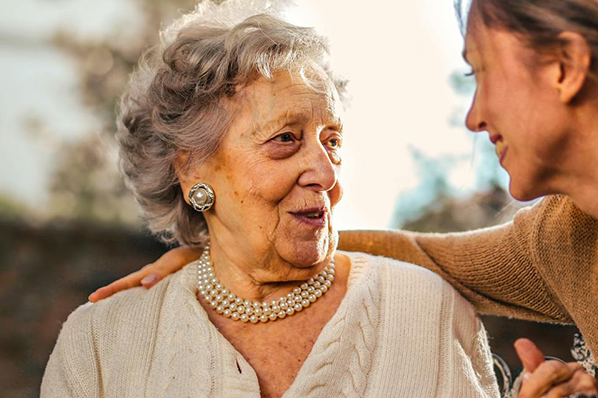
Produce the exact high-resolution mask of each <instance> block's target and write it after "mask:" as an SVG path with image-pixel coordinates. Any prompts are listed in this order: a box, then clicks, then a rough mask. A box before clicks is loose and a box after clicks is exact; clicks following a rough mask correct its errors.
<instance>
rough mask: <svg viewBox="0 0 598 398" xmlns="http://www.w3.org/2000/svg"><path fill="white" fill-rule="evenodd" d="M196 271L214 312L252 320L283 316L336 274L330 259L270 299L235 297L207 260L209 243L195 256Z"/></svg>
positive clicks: (314, 297) (315, 295)
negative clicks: (273, 298) (198, 255)
mask: <svg viewBox="0 0 598 398" xmlns="http://www.w3.org/2000/svg"><path fill="white" fill-rule="evenodd" d="M197 272H198V277H199V280H198V283H197V287H198V289H199V295H200V296H201V297H203V298H204V299H205V300H207V302H208V303H209V304H210V306H211V307H212V308H213V309H215V310H216V312H217V313H219V314H222V315H224V316H225V317H227V318H230V319H232V320H233V321H241V322H251V323H257V322H258V321H259V322H268V321H275V320H277V319H283V318H284V317H286V316H290V315H293V314H294V313H296V312H299V311H301V310H303V309H304V308H307V307H309V306H310V305H311V304H313V303H314V302H316V300H318V299H319V298H320V297H322V295H324V293H326V292H327V291H328V289H329V288H330V286H331V285H332V281H333V280H334V274H335V270H334V262H330V264H329V265H328V266H327V267H326V268H325V269H324V270H323V271H322V272H320V273H319V274H318V275H316V276H315V277H313V278H309V279H308V280H307V281H305V282H304V283H302V284H301V285H299V287H296V288H295V289H293V292H292V293H288V294H287V295H286V296H282V297H280V298H279V299H278V300H272V301H270V302H267V301H263V302H260V301H253V302H252V301H249V300H244V299H242V298H241V297H237V296H236V295H235V294H233V293H232V292H231V291H230V290H228V289H227V288H225V287H224V286H223V285H222V283H220V281H219V280H218V279H217V278H216V274H215V273H214V269H213V268H212V260H210V246H209V244H208V245H206V247H205V249H204V251H203V253H202V255H201V257H200V259H199V260H198V264H197Z"/></svg>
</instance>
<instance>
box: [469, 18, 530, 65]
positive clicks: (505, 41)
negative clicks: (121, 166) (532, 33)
mask: <svg viewBox="0 0 598 398" xmlns="http://www.w3.org/2000/svg"><path fill="white" fill-rule="evenodd" d="M530 51H531V50H529V49H527V48H526V47H525V46H524V44H523V42H522V41H521V40H520V39H519V38H518V37H517V36H516V35H515V34H513V33H511V32H509V31H507V30H505V29H497V28H488V27H486V26H485V25H484V24H483V23H476V24H474V25H473V26H472V27H468V29H467V33H466V35H465V45H464V48H463V58H464V59H465V61H466V62H468V63H477V62H485V63H487V64H488V63H500V62H519V61H524V60H525V59H526V58H528V57H529V55H530Z"/></svg>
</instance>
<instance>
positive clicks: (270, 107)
mask: <svg viewBox="0 0 598 398" xmlns="http://www.w3.org/2000/svg"><path fill="white" fill-rule="evenodd" d="M306 79H307V80H308V81H309V83H306ZM308 84H309V85H308ZM235 99H236V102H237V105H238V106H239V108H240V109H239V111H240V112H239V114H238V115H237V116H238V117H239V118H244V119H247V118H249V120H246V121H247V122H251V124H252V126H253V127H254V128H258V129H259V128H265V127H268V126H269V125H270V124H272V123H277V122H280V121H283V120H287V121H288V120H289V119H293V121H296V122H303V123H307V122H310V121H313V122H318V123H331V122H334V123H339V124H340V114H339V112H340V101H339V100H338V94H337V93H336V91H335V90H334V86H333V85H332V84H331V83H330V82H329V80H328V77H327V76H326V77H325V76H321V75H315V76H314V77H312V76H309V77H307V78H304V76H302V75H301V74H300V73H299V72H289V71H278V72H276V73H275V74H274V76H273V79H272V80H267V79H265V78H263V77H261V78H259V79H257V80H255V81H254V82H253V83H251V84H249V85H248V86H246V87H244V88H243V89H241V90H240V91H239V92H238V93H237V95H235Z"/></svg>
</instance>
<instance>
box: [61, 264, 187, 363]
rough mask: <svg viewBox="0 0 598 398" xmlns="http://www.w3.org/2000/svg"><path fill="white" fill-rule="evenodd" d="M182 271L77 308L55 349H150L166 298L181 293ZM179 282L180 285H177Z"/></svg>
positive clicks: (92, 352) (91, 355) (86, 352)
mask: <svg viewBox="0 0 598 398" xmlns="http://www.w3.org/2000/svg"><path fill="white" fill-rule="evenodd" d="M183 272H184V269H183V270H182V271H179V272H178V273H175V274H173V275H170V276H169V277H167V278H165V279H164V280H162V281H161V282H160V283H158V284H156V285H155V286H154V287H152V288H151V289H145V288H143V287H137V288H132V289H129V290H126V291H122V292H119V293H117V294H115V295H114V296H112V297H110V298H108V299H105V300H102V301H99V302H97V303H89V302H88V303H86V304H83V305H81V306H80V307H79V308H77V309H76V310H75V311H73V312H72V313H71V314H70V315H69V317H68V319H67V321H66V322H65V323H64V324H63V326H62V330H61V331H60V335H59V338H58V341H57V343H56V347H55V351H62V352H63V353H64V355H63V358H64V359H67V358H66V357H69V358H68V360H69V361H70V360H75V359H76V358H79V360H81V361H82V365H83V364H85V363H86V361H88V360H90V359H94V361H99V358H100V357H105V358H110V357H111V355H112V354H119V353H123V351H122V350H126V351H131V350H134V349H139V350H140V351H139V353H141V352H143V351H144V350H147V349H149V347H150V346H151V342H152V341H153V339H154V338H155V334H156V333H157V327H158V324H159V321H160V317H161V312H162V311H163V306H164V301H165V300H166V298H167V297H170V296H173V295H174V296H177V295H179V296H181V295H180V293H179V292H177V290H181V287H182V285H181V284H180V283H179V282H180V279H181V277H182V276H183V275H182V273H183ZM175 285H179V286H175Z"/></svg>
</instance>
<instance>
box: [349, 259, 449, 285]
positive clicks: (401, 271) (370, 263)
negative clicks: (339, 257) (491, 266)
mask: <svg viewBox="0 0 598 398" xmlns="http://www.w3.org/2000/svg"><path fill="white" fill-rule="evenodd" d="M342 254H344V255H345V256H347V257H349V259H350V260H351V266H352V267H355V268H364V269H371V271H372V272H374V273H378V274H380V276H381V277H383V278H384V279H385V280H389V281H392V282H394V283H401V284H409V283H410V282H413V281H417V282H421V283H426V284H432V285H438V284H443V283H444V281H443V279H442V278H441V277H440V276H438V275H436V274H435V273H434V272H432V271H430V270H428V269H426V268H423V267H420V266H419V265H416V264H412V263H408V262H405V261H400V260H395V259H393V258H388V257H382V256H373V255H370V254H367V253H360V252H342Z"/></svg>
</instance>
